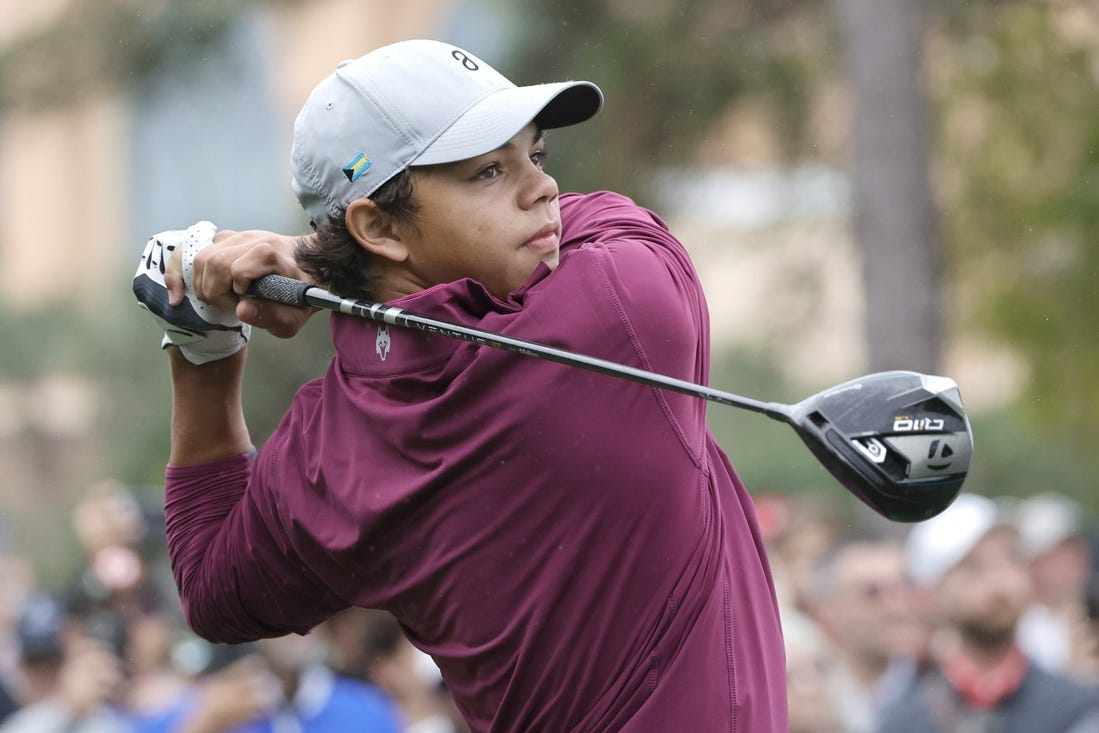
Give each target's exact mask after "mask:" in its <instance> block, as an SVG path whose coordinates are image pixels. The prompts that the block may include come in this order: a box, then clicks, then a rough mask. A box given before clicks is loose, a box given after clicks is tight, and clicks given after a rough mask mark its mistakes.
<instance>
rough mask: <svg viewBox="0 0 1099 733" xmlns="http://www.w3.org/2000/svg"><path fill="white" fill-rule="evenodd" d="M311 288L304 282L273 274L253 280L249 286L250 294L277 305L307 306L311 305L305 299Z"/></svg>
mask: <svg viewBox="0 0 1099 733" xmlns="http://www.w3.org/2000/svg"><path fill="white" fill-rule="evenodd" d="M311 287H313V286H312V285H310V284H309V283H307V282H304V281H303V280H295V279H294V278H292V277H284V276H282V275H274V274H271V275H264V276H263V277H261V278H257V279H255V280H253V281H252V284H251V285H249V286H248V294H249V295H253V296H255V297H257V298H263V299H264V300H273V301H275V302H276V303H285V304H286V305H296V306H307V305H309V303H308V301H307V300H306V299H305V293H306V291H307V290H309V288H311Z"/></svg>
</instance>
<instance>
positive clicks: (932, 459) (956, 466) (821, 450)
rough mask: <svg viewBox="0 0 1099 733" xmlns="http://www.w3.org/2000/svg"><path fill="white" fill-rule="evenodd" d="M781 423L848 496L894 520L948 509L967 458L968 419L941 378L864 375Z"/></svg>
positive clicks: (800, 406)
mask: <svg viewBox="0 0 1099 733" xmlns="http://www.w3.org/2000/svg"><path fill="white" fill-rule="evenodd" d="M789 422H790V424H791V425H792V426H793V428H794V430H795V431H796V432H797V433H798V435H799V436H801V439H802V440H803V441H805V444H806V445H808V446H809V449H810V450H811V451H812V452H813V454H814V455H815V456H816V457H817V459H818V460H819V461H820V462H821V463H822V464H823V465H824V467H825V468H827V469H828V471H829V472H830V473H831V474H832V475H833V476H835V477H836V479H838V480H839V482H840V483H841V484H843V486H845V487H846V488H847V490H848V491H850V492H851V493H852V494H854V495H855V496H857V497H858V498H859V499H861V500H862V501H863V502H864V503H865V504H866V505H867V506H869V507H871V508H872V509H874V510H875V511H877V512H878V513H879V514H881V515H882V516H884V517H886V518H888V519H891V520H893V521H897V522H919V521H922V520H924V519H929V518H930V517H933V516H935V515H936V514H938V513H939V512H941V511H943V510H944V509H946V508H947V507H948V506H950V503H951V502H952V501H954V498H955V497H956V496H957V495H958V492H959V491H960V490H961V487H962V482H963V481H965V477H966V474H967V473H968V471H969V462H970V459H971V458H972V456H973V435H972V433H971V431H970V427H969V418H967V417H966V414H965V408H964V407H963V406H962V398H961V394H960V393H959V391H958V385H957V384H955V383H954V380H952V379H949V378H947V377H937V376H930V375H926V374H919V373H917V372H908V371H890V372H879V373H876V374H869V375H866V376H864V377H860V378H858V379H853V380H851V381H849V382H844V383H843V384H840V385H838V386H836V387H833V388H831V389H829V390H826V391H824V392H821V393H819V394H816V395H813V396H812V397H809V398H807V399H805V400H802V401H801V402H799V403H797V404H796V405H793V406H792V407H791V409H790V415H789Z"/></svg>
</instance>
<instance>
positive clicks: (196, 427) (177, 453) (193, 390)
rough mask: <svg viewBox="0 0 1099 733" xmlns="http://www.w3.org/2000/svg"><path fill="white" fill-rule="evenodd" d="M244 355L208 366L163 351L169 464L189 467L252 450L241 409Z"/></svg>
mask: <svg viewBox="0 0 1099 733" xmlns="http://www.w3.org/2000/svg"><path fill="white" fill-rule="evenodd" d="M246 352H247V349H242V350H240V351H238V352H237V353H236V354H234V355H233V356H230V357H227V358H225V359H219V360H217V361H212V362H209V363H207V364H202V365H195V364H192V363H190V362H189V361H187V359H185V358H184V357H183V354H181V353H180V351H179V349H177V348H176V347H174V346H170V347H168V358H169V361H170V362H171V370H172V427H171V436H172V448H171V453H170V455H169V458H168V462H169V463H170V464H171V465H173V466H192V465H195V464H200V463H210V462H211V461H217V460H220V459H222V458H229V457H230V456H235V455H240V454H241V453H247V452H248V451H249V450H250V449H251V447H252V443H251V439H250V438H249V435H248V426H247V425H246V424H245V422H244V409H243V407H242V405H241V386H242V384H243V382H244V361H245V354H246Z"/></svg>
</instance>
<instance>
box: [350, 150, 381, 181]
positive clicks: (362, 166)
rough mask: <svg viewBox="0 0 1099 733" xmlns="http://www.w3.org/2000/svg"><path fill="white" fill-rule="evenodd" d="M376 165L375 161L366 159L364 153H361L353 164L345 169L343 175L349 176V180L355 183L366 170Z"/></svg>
mask: <svg viewBox="0 0 1099 733" xmlns="http://www.w3.org/2000/svg"><path fill="white" fill-rule="evenodd" d="M372 165H374V161H372V160H370V158H368V157H366V155H365V154H364V153H359V154H358V155H356V156H355V157H354V158H352V159H351V162H350V163H348V164H347V165H345V166H344V167H343V174H344V175H345V176H347V180H349V181H351V182H352V183H354V182H355V181H357V180H359V176H361V175H362V174H363V173H365V172H366V169H367V168H369V167H370V166H372Z"/></svg>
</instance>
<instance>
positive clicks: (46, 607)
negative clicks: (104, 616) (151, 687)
mask: <svg viewBox="0 0 1099 733" xmlns="http://www.w3.org/2000/svg"><path fill="white" fill-rule="evenodd" d="M17 636H18V640H19V646H20V670H21V673H22V682H23V684H22V686H21V689H20V702H21V704H22V707H21V708H20V709H19V710H18V711H17V712H15V713H14V714H13V715H11V716H10V717H8V718H7V719H6V720H5V721H4V723H3V725H0V733H130V727H129V723H128V721H127V719H126V717H125V716H124V715H123V714H122V713H120V712H119V711H118V708H117V701H118V700H119V698H120V695H121V692H122V687H123V684H124V681H125V674H124V671H123V668H122V663H121V660H120V659H119V658H118V657H117V656H115V654H113V653H112V651H111V650H110V649H108V648H107V646H106V645H105V644H104V643H103V642H102V641H100V640H98V639H94V638H91V637H89V636H88V635H87V634H86V633H85V632H84V630H83V628H82V627H81V625H80V623H79V622H78V621H77V620H76V619H74V618H72V617H70V616H69V615H68V614H67V613H66V611H65V610H64V608H63V607H62V606H61V604H60V603H58V602H57V601H55V600H54V599H52V598H50V597H48V596H44V595H36V596H32V597H31V598H30V599H29V600H28V602H27V604H26V606H25V608H24V609H23V613H22V615H21V617H20V619H19V622H18V624H17Z"/></svg>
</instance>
